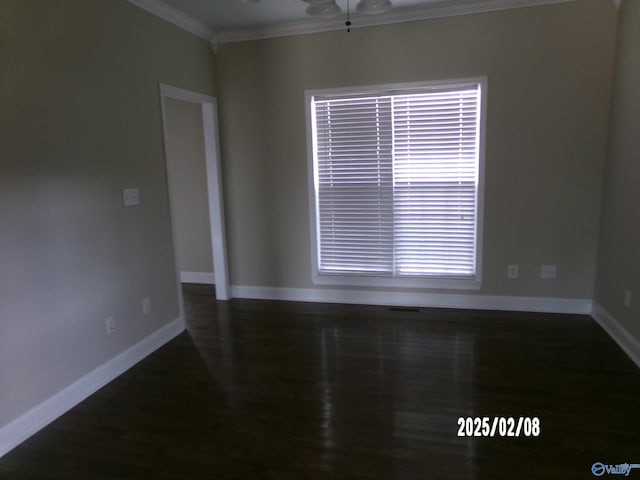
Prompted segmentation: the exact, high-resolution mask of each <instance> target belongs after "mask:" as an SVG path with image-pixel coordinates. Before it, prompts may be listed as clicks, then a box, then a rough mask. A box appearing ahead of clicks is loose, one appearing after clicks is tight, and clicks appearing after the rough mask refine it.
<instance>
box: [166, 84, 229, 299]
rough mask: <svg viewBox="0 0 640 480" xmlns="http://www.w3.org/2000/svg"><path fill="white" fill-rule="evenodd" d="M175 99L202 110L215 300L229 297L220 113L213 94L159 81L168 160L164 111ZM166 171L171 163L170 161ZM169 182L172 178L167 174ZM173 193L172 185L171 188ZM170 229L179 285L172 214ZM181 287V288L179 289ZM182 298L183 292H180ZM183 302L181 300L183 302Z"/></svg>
mask: <svg viewBox="0 0 640 480" xmlns="http://www.w3.org/2000/svg"><path fill="white" fill-rule="evenodd" d="M167 98H172V99H174V100H181V101H183V102H189V103H196V104H198V105H200V107H201V109H202V126H203V134H204V156H205V163H206V171H207V191H208V199H209V223H210V225H211V251H212V253H213V272H214V278H215V288H216V299H218V300H230V299H231V289H230V288H229V266H228V263H227V243H226V235H225V221H224V204H223V200H222V178H221V169H220V145H219V139H218V113H217V102H216V99H215V98H214V97H210V96H208V95H203V94H201V93H196V92H191V91H189V90H183V89H181V88H177V87H172V86H170V85H165V84H162V83H161V84H160V103H161V108H162V130H163V133H164V142H165V146H164V147H165V161H166V162H168V159H167V158H166V151H167V145H166V142H167V119H166V112H165V99H167ZM167 171H169V165H168V163H167ZM167 182H169V187H170V182H171V179H170V178H169V175H167ZM169 192H171V188H169ZM171 215H172V218H171V229H172V233H173V249H174V256H175V257H176V276H177V277H178V278H177V282H178V286H180V271H179V269H178V265H177V255H176V232H175V226H174V225H175V224H174V222H173V212H172V213H171ZM179 290H180V289H179ZM180 298H182V294H181V293H180ZM180 303H182V301H181V302H180Z"/></svg>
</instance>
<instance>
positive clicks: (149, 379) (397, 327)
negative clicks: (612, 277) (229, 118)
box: [0, 286, 640, 480]
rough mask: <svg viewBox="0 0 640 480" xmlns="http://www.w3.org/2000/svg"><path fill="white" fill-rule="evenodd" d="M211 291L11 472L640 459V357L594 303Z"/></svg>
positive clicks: (474, 468)
mask: <svg viewBox="0 0 640 480" xmlns="http://www.w3.org/2000/svg"><path fill="white" fill-rule="evenodd" d="M210 290H211V289H210V288H209V287H206V288H203V287H198V286H185V307H186V315H187V318H188V325H189V327H188V332H185V333H184V334H182V335H180V336H179V337H177V338H176V339H175V340H173V341H172V342H170V343H169V344H167V345H166V346H164V347H163V348H161V349H160V350H158V351H157V352H155V353H154V354H153V355H151V356H150V357H148V358H147V359H145V360H144V361H143V362H141V363H140V364H139V365H138V366H136V367H134V368H133V369H131V370H130V371H128V372H127V373H125V374H124V375H122V376H121V377H120V378H118V379H117V380H116V381H114V382H112V383H111V384H109V385H108V386H106V387H105V388H103V389H102V390H100V391H99V392H97V393H96V394H95V395H93V396H92V397H90V398H89V399H87V400H86V401H85V402H83V403H82V404H80V405H78V406H77V407H76V408H74V409H73V410H71V411H70V412H68V413H67V414H66V415H64V416H63V417H61V418H60V419H58V420H57V421H55V422H54V423H53V424H51V425H50V426H49V427H47V428H45V429H44V430H42V431H41V432H39V433H38V434H36V435H35V436H33V437H32V438H31V439H29V440H28V441H26V442H25V443H24V444H22V445H21V446H19V447H18V448H16V449H15V450H13V451H12V452H10V453H9V454H7V455H6V456H5V457H3V458H2V459H0V479H11V480H13V479H37V480H46V479H51V480H54V479H65V480H67V479H97V480H116V479H146V478H149V479H243V480H250V479H296V480H306V479H354V480H374V479H375V480H378V479H379V480H395V479H406V480H409V479H456V480H459V479H474V480H480V479H487V480H489V479H492V480H493V479H515V478H527V479H573V478H576V479H579V478H596V477H595V476H594V475H593V474H592V472H591V467H592V465H593V464H594V463H595V462H602V463H603V464H612V465H614V464H622V463H629V464H632V463H640V370H639V369H638V368H637V367H636V366H635V365H634V364H633V363H632V362H631V361H630V360H629V359H628V358H627V357H626V356H625V354H624V353H623V352H622V351H621V350H620V349H619V348H618V347H617V346H616V345H615V343H614V342H613V341H612V340H611V339H610V338H609V337H608V336H607V335H606V334H605V333H604V332H603V331H602V330H601V329H600V328H599V327H598V326H597V325H596V324H595V322H594V321H593V320H591V319H590V318H589V317H586V316H571V315H540V314H525V313H506V312H475V311H453V310H420V311H417V312H410V311H391V310H389V309H386V308H382V307H362V306H344V305H320V304H302V303H284V302H264V301H248V300H233V301H231V302H228V303H222V302H220V303H218V302H216V301H215V298H214V297H213V295H212V294H211V293H209V292H210ZM467 416H488V417H494V416H513V417H520V416H523V417H538V418H539V419H540V424H541V435H540V436H539V437H531V438H525V437H520V438H509V437H505V438H501V437H498V436H497V437H494V438H464V437H458V436H457V432H458V418H459V417H467ZM604 476H605V477H607V476H609V475H607V474H606V473H605V475H604ZM614 477H615V476H614ZM629 477H630V478H633V477H636V478H640V469H637V470H633V471H632V472H631V473H630V475H629Z"/></svg>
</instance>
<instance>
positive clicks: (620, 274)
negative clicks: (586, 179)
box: [595, 0, 640, 339]
mask: <svg viewBox="0 0 640 480" xmlns="http://www.w3.org/2000/svg"><path fill="white" fill-rule="evenodd" d="M638 38H640V2H638V1H637V0H626V1H624V2H622V6H621V9H620V17H619V26H618V41H617V42H618V43H617V55H616V66H615V77H614V90H613V101H612V113H611V126H610V132H609V139H610V140H609V155H608V164H607V173H606V181H605V191H604V202H603V214H602V225H601V230H600V232H601V237H600V238H601V240H600V255H599V262H598V282H597V288H596V295H595V299H596V301H597V302H598V303H599V304H600V305H601V306H602V307H604V308H605V309H606V310H607V311H608V312H609V313H610V314H611V315H613V316H614V317H615V318H616V319H617V320H618V321H620V322H621V323H622V324H623V325H624V326H625V327H626V328H627V329H628V330H629V331H630V332H631V333H632V334H633V335H635V337H636V338H637V339H640V322H639V321H638V316H639V315H638V314H639V312H640V279H639V278H638V271H640V267H639V265H640V223H638V215H639V212H640V188H638V186H639V185H640V163H639V158H640V146H639V145H638V141H639V140H638V125H640V95H639V94H638V86H639V85H640V55H639V54H638ZM625 289H629V290H630V291H631V293H632V302H631V308H626V307H624V306H623V299H624V290H625Z"/></svg>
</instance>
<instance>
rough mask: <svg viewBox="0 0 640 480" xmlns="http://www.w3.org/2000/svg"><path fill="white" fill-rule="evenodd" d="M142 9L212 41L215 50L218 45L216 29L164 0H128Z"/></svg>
mask: <svg viewBox="0 0 640 480" xmlns="http://www.w3.org/2000/svg"><path fill="white" fill-rule="evenodd" d="M127 1H128V2H129V3H131V4H132V5H135V6H136V7H138V8H141V9H142V10H145V11H147V12H149V13H151V14H153V15H155V16H157V17H160V18H162V19H163V20H166V21H167V22H169V23H171V24H173V25H175V26H176V27H180V28H181V29H183V30H186V31H187V32H190V33H193V34H194V35H197V36H198V37H200V38H203V39H205V40H207V41H208V42H209V43H211V48H213V50H214V51H215V50H216V49H217V47H218V38H217V34H216V31H215V30H214V29H213V28H211V27H210V26H209V25H207V24H206V23H204V22H201V21H200V20H197V19H195V18H193V17H191V16H190V15H187V14H186V13H184V12H181V11H180V10H177V9H175V8H173V7H172V6H170V5H168V4H167V3H165V2H163V1H162V0H127Z"/></svg>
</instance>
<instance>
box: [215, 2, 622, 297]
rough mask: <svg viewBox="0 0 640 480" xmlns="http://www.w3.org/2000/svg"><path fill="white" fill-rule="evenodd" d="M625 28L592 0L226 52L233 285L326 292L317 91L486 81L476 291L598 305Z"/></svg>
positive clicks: (222, 58)
mask: <svg viewBox="0 0 640 480" xmlns="http://www.w3.org/2000/svg"><path fill="white" fill-rule="evenodd" d="M615 28H616V10H615V8H614V6H613V3H612V2H609V1H602V0H583V1H580V2H575V3H568V4H560V5H554V6H543V7H534V8H525V9H517V10H510V11H502V12H496V13H487V14H480V15H467V16H459V17H452V18H443V19H436V20H430V21H419V22H412V23H406V24H402V25H390V26H383V27H375V28H366V29H355V30H353V31H352V32H351V33H349V34H348V33H346V31H337V32H330V33H322V34H313V35H303V36H295V37H289V38H277V39H267V40H259V41H248V42H242V43H235V44H226V45H222V46H221V47H220V50H219V52H218V54H217V58H216V60H217V88H218V92H219V109H220V124H221V145H222V158H223V171H224V181H225V189H226V190H225V195H226V197H225V202H226V210H227V232H228V237H229V250H230V253H229V255H230V265H231V282H232V283H233V284H234V285H250V286H271V287H306V288H312V287H313V285H312V283H311V271H310V270H311V261H310V238H309V235H310V233H309V205H308V188H309V186H308V182H307V167H308V160H307V150H306V124H305V105H304V92H305V90H307V89H322V88H331V87H344V86H357V85H367V84H384V83H394V82H412V81H426V80H434V79H448V78H461V77H470V76H483V75H486V76H487V77H488V82H489V84H488V85H489V86H488V110H487V111H488V122H487V142H486V196H485V205H486V208H485V236H484V283H483V287H482V289H481V290H480V292H479V293H481V294H490V295H521V296H531V297H536V296H539V297H559V298H585V299H590V298H592V295H593V290H594V282H595V269H596V268H595V267H596V251H597V239H598V220H599V212H600V200H601V192H602V180H601V178H602V172H603V169H604V158H605V150H606V132H607V118H608V111H609V94H610V81H611V69H612V62H613V52H614V44H615ZM510 263H517V264H520V279H518V280H516V281H513V280H507V279H506V267H507V265H508V264H510ZM543 263H555V264H557V265H558V268H559V278H558V279H557V280H555V281H548V280H546V281H545V280H540V279H539V278H538V268H539V265H540V264H543ZM317 288H321V287H317Z"/></svg>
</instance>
